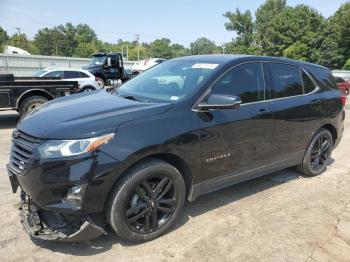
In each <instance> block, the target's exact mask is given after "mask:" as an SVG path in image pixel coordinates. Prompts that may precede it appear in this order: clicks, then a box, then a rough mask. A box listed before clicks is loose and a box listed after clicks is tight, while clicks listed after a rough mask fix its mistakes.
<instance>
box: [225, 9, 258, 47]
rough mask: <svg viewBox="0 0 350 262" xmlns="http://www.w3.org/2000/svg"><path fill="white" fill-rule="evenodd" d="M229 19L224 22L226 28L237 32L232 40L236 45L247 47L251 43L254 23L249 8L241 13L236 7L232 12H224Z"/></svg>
mask: <svg viewBox="0 0 350 262" xmlns="http://www.w3.org/2000/svg"><path fill="white" fill-rule="evenodd" d="M224 17H226V18H227V19H228V20H229V21H228V22H226V23H225V27H226V30H228V31H234V32H236V33H237V35H238V36H237V38H236V39H235V40H234V42H236V43H237V44H238V45H242V46H245V47H249V46H250V45H251V44H252V43H253V33H254V23H253V18H252V15H251V13H250V11H249V10H247V11H245V12H244V13H242V12H241V11H240V10H239V9H238V8H237V9H236V11H234V12H226V13H225V14H224Z"/></svg>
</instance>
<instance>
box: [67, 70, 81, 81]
mask: <svg viewBox="0 0 350 262" xmlns="http://www.w3.org/2000/svg"><path fill="white" fill-rule="evenodd" d="M73 78H80V72H78V71H64V79H73Z"/></svg>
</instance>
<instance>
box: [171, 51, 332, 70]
mask: <svg viewBox="0 0 350 262" xmlns="http://www.w3.org/2000/svg"><path fill="white" fill-rule="evenodd" d="M175 59H176V60H193V61H200V62H204V63H220V64H228V63H231V62H234V61H236V60H241V61H242V60H243V61H256V60H258V61H271V62H280V63H290V64H295V65H300V66H301V65H308V66H317V67H321V68H325V69H327V68H326V67H324V66H321V65H317V64H312V63H308V62H305V61H300V60H293V59H289V58H285V57H275V56H256V55H240V54H234V55H231V54H230V55H194V56H184V57H180V58H175Z"/></svg>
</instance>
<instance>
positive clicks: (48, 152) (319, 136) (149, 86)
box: [8, 55, 345, 242]
mask: <svg viewBox="0 0 350 262" xmlns="http://www.w3.org/2000/svg"><path fill="white" fill-rule="evenodd" d="M344 104H345V97H344V96H342V94H341V92H340V91H339V90H338V88H337V85H336V83H335V81H334V78H333V76H332V73H331V72H330V71H329V70H328V69H327V68H324V67H321V66H318V65H314V64H309V63H304V62H300V61H294V60H288V59H283V58H274V57H257V56H217V55H214V56H192V57H183V58H178V59H173V60H169V61H166V62H164V63H162V64H160V65H159V66H157V67H154V68H152V69H150V70H147V71H146V72H144V73H143V74H141V75H139V76H138V77H136V78H134V79H132V80H130V81H129V82H127V83H125V84H124V85H122V86H121V87H120V88H119V89H118V90H117V91H115V92H114V93H108V92H106V91H105V90H99V91H93V92H89V93H83V94H76V95H73V96H70V97H64V98H60V99H57V100H54V101H51V102H49V103H46V104H44V105H43V106H42V107H40V109H38V110H35V111H34V112H32V113H30V114H29V115H28V116H27V117H26V118H25V119H24V120H22V121H21V122H20V123H19V125H18V127H17V129H16V130H15V131H14V132H13V139H12V141H13V144H12V150H11V157H10V161H9V164H8V173H9V177H10V181H11V185H12V188H13V191H14V192H16V190H17V188H18V186H19V187H20V189H21V203H22V205H21V206H22V207H21V214H22V221H23V224H24V228H25V229H26V230H27V232H29V234H30V235H31V236H33V237H37V238H41V239H50V240H61V241H79V240H83V239H92V238H95V237H97V236H99V235H101V234H103V233H105V226H106V225H107V223H108V224H109V225H110V226H111V227H112V228H113V230H114V231H115V232H116V233H117V234H118V235H119V236H120V237H121V238H123V239H126V240H129V241H135V242H137V241H147V240H151V239H154V238H156V237H158V236H160V235H161V234H163V233H164V232H165V231H166V230H168V229H169V228H170V227H171V226H172V225H173V224H174V221H175V220H176V219H177V218H178V217H179V215H180V213H181V209H182V207H183V205H184V202H185V200H186V199H188V200H189V201H193V200H195V199H196V198H197V197H198V196H200V195H202V194H205V193H208V192H211V191H214V190H217V189H220V188H223V187H227V186H230V185H233V184H236V183H239V182H242V181H245V180H249V179H252V178H255V177H258V176H262V175H265V174H268V173H271V172H274V171H277V170H281V169H284V168H287V167H292V166H295V167H297V168H298V169H299V170H300V171H301V172H302V173H304V174H305V175H307V176H315V175H319V174H321V173H322V172H323V171H325V169H326V168H327V163H328V161H329V159H330V155H331V153H332V149H334V148H335V147H336V146H337V145H338V143H339V141H340V139H341V137H342V133H343V129H344V118H345V111H344Z"/></svg>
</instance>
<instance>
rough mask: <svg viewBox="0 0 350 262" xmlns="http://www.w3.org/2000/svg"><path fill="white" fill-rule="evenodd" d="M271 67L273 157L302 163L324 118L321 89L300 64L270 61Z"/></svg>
mask: <svg viewBox="0 0 350 262" xmlns="http://www.w3.org/2000/svg"><path fill="white" fill-rule="evenodd" d="M269 69H270V74H269V78H270V80H271V81H270V82H271V87H272V88H271V90H272V91H271V93H272V98H273V99H272V103H273V108H274V111H275V123H274V126H275V128H274V134H273V136H274V139H273V144H272V145H273V149H272V150H273V152H274V155H275V158H274V161H275V162H276V163H278V162H279V163H284V164H285V165H294V164H299V163H301V161H302V158H303V156H304V153H305V150H306V147H307V145H308V143H309V142H310V139H311V138H312V136H313V134H314V132H315V131H316V130H317V128H318V126H319V124H320V121H322V118H323V112H324V110H323V100H322V93H321V92H320V91H321V90H320V89H318V88H317V86H316V85H315V84H314V82H313V80H312V79H311V78H310V77H309V75H308V74H306V72H305V71H304V70H303V69H301V68H299V67H298V66H294V65H289V64H281V63H269Z"/></svg>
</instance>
